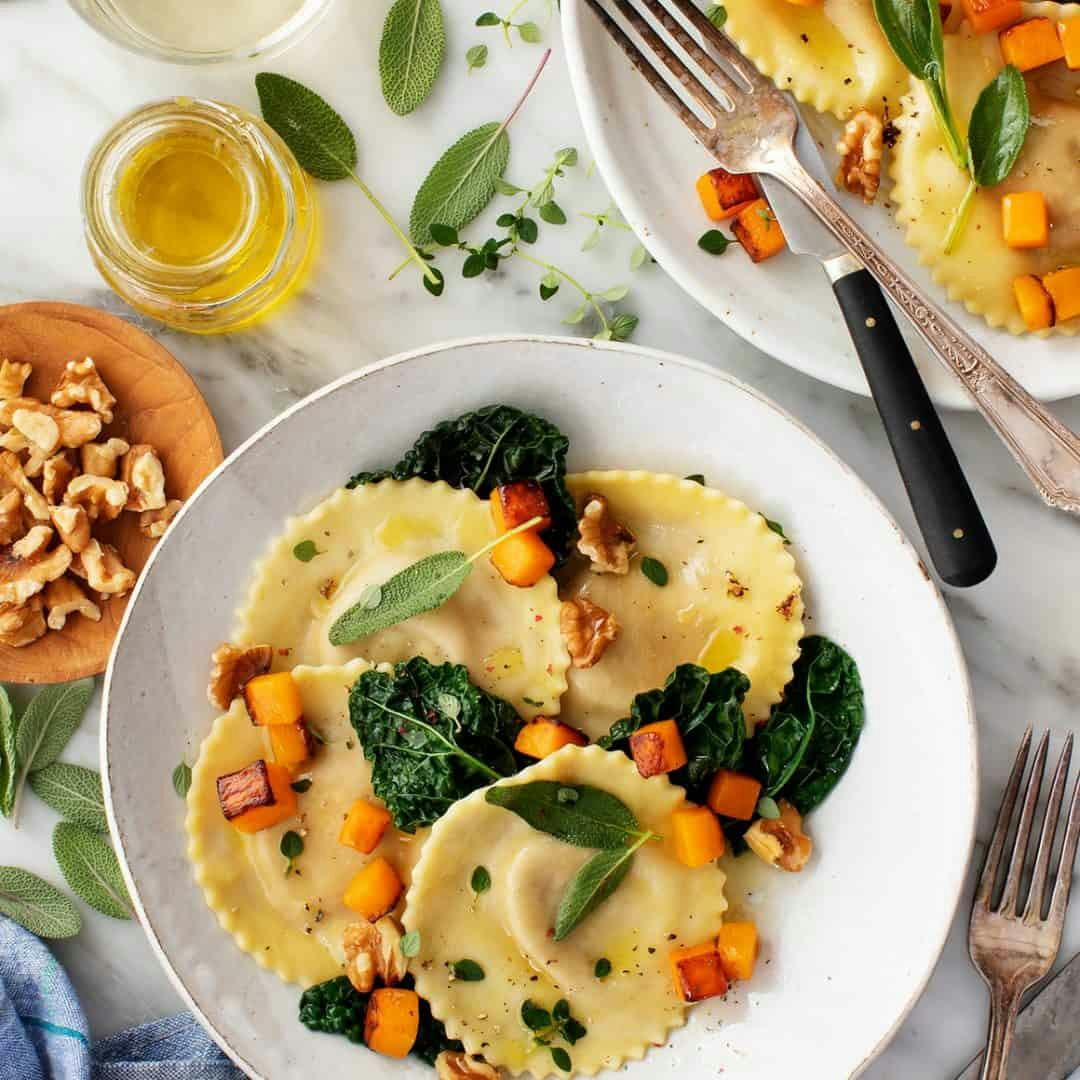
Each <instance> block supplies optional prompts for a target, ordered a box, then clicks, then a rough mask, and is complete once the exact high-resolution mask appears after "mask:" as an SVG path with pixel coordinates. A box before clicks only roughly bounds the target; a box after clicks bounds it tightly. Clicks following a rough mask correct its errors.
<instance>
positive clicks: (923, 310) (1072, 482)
mask: <svg viewBox="0 0 1080 1080" xmlns="http://www.w3.org/2000/svg"><path fill="white" fill-rule="evenodd" d="M758 171H760V172H767V173H770V174H771V175H773V176H775V177H776V179H777V180H780V181H781V182H782V183H784V184H786V185H787V186H788V187H789V188H791V190H792V191H793V192H794V193H795V194H796V195H798V196H799V197H800V198H801V199H802V200H803V201H804V202H805V203H806V205H807V206H808V207H810V209H811V210H813V211H814V213H815V214H817V216H818V217H819V218H820V219H821V221H822V223H823V224H824V225H825V226H826V227H827V228H828V229H829V231H830V232H832V233H833V235H834V236H836V238H837V239H838V240H839V241H840V242H841V243H842V244H843V245H844V246H845V247H847V248H848V250H849V251H851V253H852V254H853V255H855V257H856V258H858V259H859V260H860V262H862V263H863V264H864V265H865V266H866V268H867V269H868V270H869V271H870V273H871V274H873V276H874V277H875V278H876V279H877V282H878V284H879V285H880V286H881V288H882V289H883V290H884V291H885V292H886V293H887V294H888V296H889V297H890V298H891V299H892V300H893V302H894V303H895V304H896V305H897V307H899V308H900V310H901V311H903V312H904V314H905V315H906V316H907V317H908V318H909V319H910V320H911V321H912V323H913V324H914V325H915V328H916V330H918V331H919V333H920V334H921V335H922V337H923V338H924V339H925V340H926V342H927V344H929V345H930V347H931V348H932V349H933V350H934V352H935V353H936V355H937V357H938V359H939V360H941V362H942V363H943V364H944V365H945V366H946V367H947V368H949V370H950V371H952V372H953V374H955V375H956V376H957V378H959V379H960V381H961V382H962V383H963V385H964V388H965V389H966V390H967V392H968V393H969V394H970V395H971V398H972V400H973V401H974V402H975V405H976V407H977V408H978V410H979V412H981V413H982V415H983V417H984V418H985V419H986V420H987V422H988V423H989V424H990V426H991V427H992V428H993V429H994V431H996V432H997V434H998V436H999V437H1000V438H1001V440H1002V442H1004V443H1005V445H1006V447H1007V448H1008V450H1009V452H1010V453H1011V454H1012V456H1013V457H1014V458H1015V459H1016V461H1017V463H1018V464H1019V465H1020V467H1021V468H1022V469H1023V470H1024V472H1026V473H1027V475H1028V478H1029V479H1030V480H1031V482H1032V483H1033V484H1034V485H1035V487H1036V488H1037V489H1038V491H1039V494H1040V495H1041V496H1042V497H1043V499H1044V500H1045V501H1046V502H1047V503H1048V504H1049V505H1050V506H1052V507H1054V508H1056V509H1058V510H1066V511H1068V512H1070V513H1073V514H1080V438H1078V437H1077V436H1076V435H1075V434H1074V433H1073V432H1072V431H1070V430H1069V429H1068V428H1067V427H1065V425H1064V424H1062V423H1061V422H1060V421H1059V420H1058V419H1057V418H1056V417H1054V416H1053V415H1051V413H1050V412H1048V411H1047V410H1046V409H1044V408H1043V406H1042V405H1040V404H1039V402H1037V401H1036V400H1035V399H1034V398H1033V397H1032V396H1031V395H1030V394H1029V393H1028V392H1027V391H1026V390H1025V389H1024V388H1023V387H1022V386H1021V385H1020V384H1019V383H1018V382H1017V381H1016V380H1015V379H1014V378H1013V377H1012V376H1011V375H1009V374H1008V373H1007V372H1006V371H1005V370H1004V369H1003V368H1002V367H1001V366H1000V365H999V364H998V363H997V361H996V360H994V358H993V357H992V356H991V355H990V354H989V353H988V352H987V351H986V350H985V349H984V348H982V346H981V345H978V344H977V343H976V342H975V341H973V340H972V338H970V337H969V336H968V335H967V334H966V333H965V332H964V331H963V330H962V329H961V328H960V327H959V326H958V325H957V324H956V323H955V322H954V321H953V320H952V319H951V318H950V317H949V316H948V315H946V314H945V312H944V311H942V310H941V308H939V307H938V306H937V305H936V304H935V303H934V302H933V301H932V300H931V299H930V298H929V297H928V296H926V294H925V293H923V291H922V290H921V289H920V288H919V286H918V285H916V284H915V282H914V281H912V279H911V278H909V277H908V276H907V275H906V274H905V273H904V272H903V271H902V270H901V269H900V268H899V267H898V266H897V265H896V263H894V262H893V261H892V259H890V258H889V256H888V255H886V254H885V252H884V251H882V249H881V248H880V247H878V245H877V244H875V243H874V241H873V240H871V239H870V237H869V236H867V235H866V233H865V232H863V230H862V229H860V228H859V226H858V225H856V224H855V222H854V221H852V220H851V218H850V217H848V215H847V214H846V213H845V212H844V211H843V210H842V209H841V208H840V206H839V205H837V203H836V201H835V200H834V199H833V198H832V196H830V195H828V194H827V193H826V192H825V190H824V188H822V186H821V185H820V184H819V183H818V182H817V180H816V179H815V178H814V177H813V176H811V175H810V173H808V172H807V171H806V169H804V168H803V166H802V164H801V163H800V162H799V160H798V158H796V157H795V153H794V150H788V151H786V152H785V153H784V154H783V156H782V157H779V158H776V159H775V160H772V161H770V162H768V163H767V164H765V165H763V166H762V167H759V170H758Z"/></svg>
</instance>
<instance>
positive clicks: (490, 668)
mask: <svg viewBox="0 0 1080 1080" xmlns="http://www.w3.org/2000/svg"><path fill="white" fill-rule="evenodd" d="M484 670H485V671H494V670H495V665H494V664H489V665H488V666H487V667H486V668H484Z"/></svg>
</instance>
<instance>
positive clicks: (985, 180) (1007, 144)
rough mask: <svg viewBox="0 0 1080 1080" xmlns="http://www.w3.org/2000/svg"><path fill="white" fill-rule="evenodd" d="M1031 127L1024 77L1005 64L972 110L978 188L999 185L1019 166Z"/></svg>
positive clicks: (973, 166)
mask: <svg viewBox="0 0 1080 1080" xmlns="http://www.w3.org/2000/svg"><path fill="white" fill-rule="evenodd" d="M1030 126H1031V108H1030V106H1029V104H1028V96H1027V84H1026V83H1025V82H1024V76H1023V75H1021V74H1020V72H1019V70H1017V68H1015V67H1013V65H1012V64H1006V66H1005V67H1003V68H1002V69H1001V70H1000V71H999V72H998V73H997V76H996V77H995V78H994V79H993V80H992V81H991V82H989V83H988V84H987V85H986V86H985V87H983V91H982V93H981V94H980V95H979V98H978V100H977V101H976V102H975V108H974V109H972V111H971V122H970V123H969V125H968V149H969V151H970V153H971V175H972V179H974V181H975V183H976V184H978V185H979V187H993V186H994V185H995V184H1000V183H1001V182H1002V181H1003V180H1004V179H1005V178H1006V177H1007V176H1008V175H1009V173H1010V172H1012V168H1013V166H1014V165H1015V164H1016V159H1017V158H1018V157H1019V156H1020V151H1021V150H1022V149H1023V148H1024V139H1025V138H1027V133H1028V128H1029V127H1030Z"/></svg>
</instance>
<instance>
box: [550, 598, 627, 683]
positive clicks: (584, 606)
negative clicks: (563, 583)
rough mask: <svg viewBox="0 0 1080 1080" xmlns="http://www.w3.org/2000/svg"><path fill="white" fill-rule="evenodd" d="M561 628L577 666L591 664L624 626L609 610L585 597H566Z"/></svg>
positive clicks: (568, 649)
mask: <svg viewBox="0 0 1080 1080" xmlns="http://www.w3.org/2000/svg"><path fill="white" fill-rule="evenodd" d="M559 629H560V630H561V631H562V636H563V640H564V641H565V642H566V648H567V651H568V652H569V653H570V659H571V660H572V661H573V664H574V667H576V668H591V667H592V666H593V665H594V664H595V663H596V662H597V661H598V660H599V659H600V657H601V656H603V655H604V652H605V651H606V650H607V647H608V646H609V645H610V644H612V642H614V640H615V639H616V638H617V637H618V636H619V631H620V630H621V629H622V627H620V626H619V623H618V620H617V619H616V618H615V616H614V615H612V614H610V612H607V611H605V610H604V609H603V608H602V607H600V605H599V604H594V603H593V602H592V601H591V600H587V599H586V598H585V597H579V598H578V599H576V600H567V601H565V602H564V603H563V605H562V607H561V608H560V609H559Z"/></svg>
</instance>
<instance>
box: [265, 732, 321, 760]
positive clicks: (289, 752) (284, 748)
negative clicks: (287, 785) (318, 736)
mask: <svg viewBox="0 0 1080 1080" xmlns="http://www.w3.org/2000/svg"><path fill="white" fill-rule="evenodd" d="M266 731H267V734H268V735H269V736H270V749H271V750H273V752H274V760H275V761H276V762H277V763H278V764H279V765H284V766H285V767H286V768H287V769H295V768H296V767H297V766H298V765H303V764H304V762H305V761H307V759H308V758H309V757H311V755H312V753H313V752H314V750H315V740H314V739H312V737H311V732H310V731H308V726H307V724H305V723H304V721H303V720H301V721H300V723H298V724H274V725H273V726H271V727H268V728H267V729H266Z"/></svg>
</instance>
